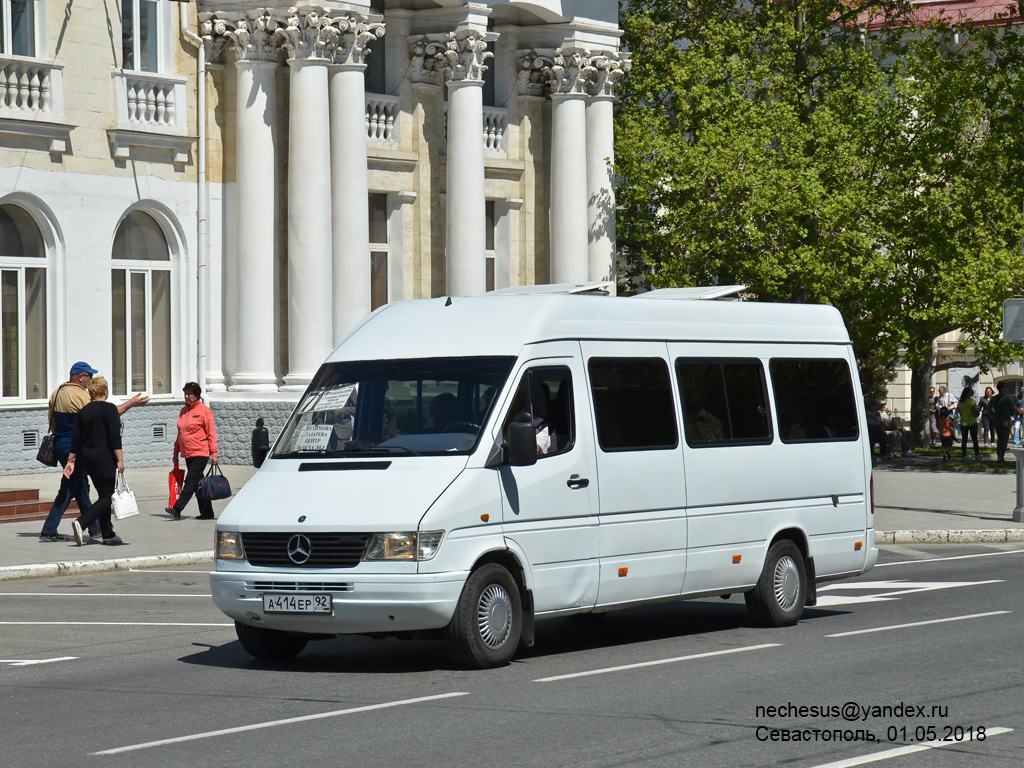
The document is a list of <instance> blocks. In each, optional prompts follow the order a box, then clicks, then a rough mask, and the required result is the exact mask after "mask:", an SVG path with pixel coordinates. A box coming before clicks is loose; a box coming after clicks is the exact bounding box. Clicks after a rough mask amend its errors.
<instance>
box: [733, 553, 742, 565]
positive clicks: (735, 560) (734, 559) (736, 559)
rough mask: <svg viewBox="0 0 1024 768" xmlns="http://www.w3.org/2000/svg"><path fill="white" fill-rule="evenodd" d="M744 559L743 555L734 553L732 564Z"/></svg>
mask: <svg viewBox="0 0 1024 768" xmlns="http://www.w3.org/2000/svg"><path fill="white" fill-rule="evenodd" d="M742 559H743V555H733V556H732V564H733V565H736V563H738V562H739V561H740V560H742Z"/></svg>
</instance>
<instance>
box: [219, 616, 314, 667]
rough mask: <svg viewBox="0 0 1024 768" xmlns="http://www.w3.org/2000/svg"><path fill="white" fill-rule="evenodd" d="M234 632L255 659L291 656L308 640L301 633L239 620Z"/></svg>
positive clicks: (283, 658) (296, 653)
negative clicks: (296, 633) (244, 622)
mask: <svg viewBox="0 0 1024 768" xmlns="http://www.w3.org/2000/svg"><path fill="white" fill-rule="evenodd" d="M235 634H236V635H238V642H239V643H241V644H242V648H244V649H245V651H246V653H248V654H249V655H250V656H255V657H256V658H257V659H268V660H271V661H283V660H285V659H290V658H293V657H294V656H297V655H298V654H299V652H300V651H301V650H302V649H303V648H305V647H306V643H308V642H309V638H308V637H305V636H303V635H293V634H291V633H290V632H281V631H279V630H276V629H264V628H263V627H250V626H249V625H248V624H242V623H241V622H240V621H236V622H235Z"/></svg>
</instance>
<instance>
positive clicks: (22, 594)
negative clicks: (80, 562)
mask: <svg viewBox="0 0 1024 768" xmlns="http://www.w3.org/2000/svg"><path fill="white" fill-rule="evenodd" d="M8 596H11V597H206V598H208V597H210V593H209V592H207V593H206V594H195V593H182V594H173V593H171V594H167V593H161V592H150V593H146V592H124V593H119V592H0V597H8Z"/></svg>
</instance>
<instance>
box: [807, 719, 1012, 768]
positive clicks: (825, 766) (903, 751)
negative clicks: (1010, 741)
mask: <svg viewBox="0 0 1024 768" xmlns="http://www.w3.org/2000/svg"><path fill="white" fill-rule="evenodd" d="M1012 731H1013V728H987V729H986V730H985V737H986V738H988V737H989V736H999V735H1000V734H1002V733H1011V732H1012ZM965 743H969V742H963V741H928V742H925V743H923V744H913V745H909V746H906V747H896V748H895V749H887V750H885V751H883V752H875V753H874V754H873V755H864V756H863V757H851V758H849V759H847V760H838V761H836V762H834V763H822V764H821V765H816V766H814V768H853V766H855V765H867V764H868V763H877V762H879V761H881V760H888V759H889V758H891V757H901V756H903V755H912V754H914V753H915V752H924V751H925V750H926V749H942V748H943V747H962V746H963V745H964V744H965Z"/></svg>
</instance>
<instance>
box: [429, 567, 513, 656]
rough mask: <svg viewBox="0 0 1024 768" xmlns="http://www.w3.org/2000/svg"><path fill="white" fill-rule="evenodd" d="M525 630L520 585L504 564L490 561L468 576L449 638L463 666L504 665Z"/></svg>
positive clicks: (447, 630)
mask: <svg viewBox="0 0 1024 768" xmlns="http://www.w3.org/2000/svg"><path fill="white" fill-rule="evenodd" d="M522 631H523V604H522V598H521V597H520V594H519V586H518V585H517V584H516V581H515V579H513V578H512V574H511V573H509V572H508V569H506V568H505V567H504V566H501V565H498V564H497V563H487V564H486V565H483V566H481V567H480V568H477V569H476V570H475V571H473V573H471V574H470V575H469V578H468V579H466V585H465V586H464V587H463V588H462V595H461V596H460V597H459V603H458V605H457V606H456V607H455V615H454V616H452V620H451V621H450V622H449V624H448V626H447V627H446V628H445V641H446V642H447V644H448V653H449V654H450V655H451V657H452V660H453V661H454V662H455V663H456V664H458V665H459V666H463V667H469V668H471V669H487V668H490V667H503V666H505V665H506V664H508V663H509V661H511V660H512V656H513V655H515V652H516V648H518V646H519V638H520V636H521V635H522Z"/></svg>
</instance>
